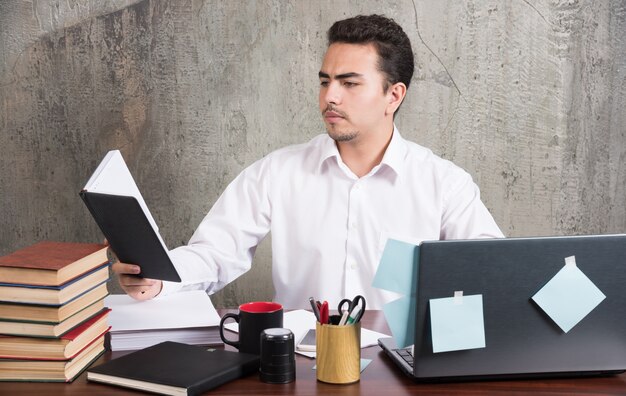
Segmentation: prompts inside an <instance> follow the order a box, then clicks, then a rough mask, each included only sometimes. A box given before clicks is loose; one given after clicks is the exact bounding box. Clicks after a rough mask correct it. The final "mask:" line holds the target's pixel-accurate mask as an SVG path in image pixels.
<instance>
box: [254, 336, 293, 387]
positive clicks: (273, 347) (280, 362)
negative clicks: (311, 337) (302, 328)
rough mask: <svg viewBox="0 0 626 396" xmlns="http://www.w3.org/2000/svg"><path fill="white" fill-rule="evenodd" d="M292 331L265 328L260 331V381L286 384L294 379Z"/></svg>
mask: <svg viewBox="0 0 626 396" xmlns="http://www.w3.org/2000/svg"><path fill="white" fill-rule="evenodd" d="M294 348H295V346H294V340H293V333H292V332H291V330H289V329H283V328H273V329H265V330H263V332H262V333H261V368H260V369H259V371H260V375H261V381H263V382H267V383H270V384H287V383H289V382H291V381H293V380H295V379H296V357H295V353H294Z"/></svg>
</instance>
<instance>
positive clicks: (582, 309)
mask: <svg viewBox="0 0 626 396" xmlns="http://www.w3.org/2000/svg"><path fill="white" fill-rule="evenodd" d="M605 298H606V296H605V295H604V293H602V291H600V289H598V287H597V286H596V285H595V284H594V283H593V282H592V281H591V280H590V279H589V278H588V277H587V275H585V274H584V273H583V272H582V271H581V270H580V268H578V266H576V259H575V257H574V256H570V257H567V258H565V266H563V268H561V270H560V271H559V272H557V274H556V275H554V277H553V278H552V279H550V281H549V282H548V283H546V284H545V286H543V287H542V288H541V290H539V291H538V292H537V293H536V294H535V295H534V296H533V297H532V299H533V300H534V301H535V302H536V303H537V305H539V306H540V307H541V309H543V310H544V312H545V313H546V314H548V316H549V317H550V318H552V320H553V321H554V322H555V323H556V324H557V325H558V326H559V327H560V328H561V329H562V330H563V331H564V332H566V333H567V332H568V331H570V330H571V329H572V328H573V327H574V326H576V325H577V324H578V323H579V322H580V321H581V320H583V319H584V318H585V317H586V316H587V315H589V313H590V312H591V311H593V310H594V309H595V308H596V307H597V306H598V304H600V303H601V302H602V300H604V299H605Z"/></svg>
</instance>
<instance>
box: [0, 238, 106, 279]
mask: <svg viewBox="0 0 626 396" xmlns="http://www.w3.org/2000/svg"><path fill="white" fill-rule="evenodd" d="M107 261H108V258H107V248H106V246H105V245H101V244H98V243H72V242H52V241H43V242H39V243H36V244H34V245H31V246H28V247H26V248H23V249H20V250H17V251H15V252H13V253H11V254H9V255H6V256H3V257H0V283H8V284H24V285H40V286H60V285H62V284H64V283H67V282H69V281H70V280H72V279H74V278H76V277H78V276H80V275H82V274H85V273H86V272H89V271H91V270H93V269H94V268H96V267H99V266H101V265H102V264H104V263H106V262H107Z"/></svg>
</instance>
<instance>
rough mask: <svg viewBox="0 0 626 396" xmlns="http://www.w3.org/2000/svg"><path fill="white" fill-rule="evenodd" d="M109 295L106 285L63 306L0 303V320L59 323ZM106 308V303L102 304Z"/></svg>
mask: <svg viewBox="0 0 626 396" xmlns="http://www.w3.org/2000/svg"><path fill="white" fill-rule="evenodd" d="M108 294H109V292H108V290H107V285H106V283H103V284H101V285H99V286H96V287H95V288H93V289H91V290H90V291H88V292H87V293H85V294H83V295H82V296H80V297H78V298H76V299H74V300H72V301H70V302H68V303H66V304H63V305H61V306H55V305H29V304H13V303H0V320H10V321H22V322H43V323H59V322H62V321H64V320H65V319H67V318H69V317H70V316H72V315H74V314H75V313H76V312H78V311H80V310H82V309H84V308H85V307H87V306H89V305H91V304H93V303H95V302H96V301H98V300H102V299H103V298H104V297H106V296H107V295H108ZM101 304H102V307H103V308H104V302H101Z"/></svg>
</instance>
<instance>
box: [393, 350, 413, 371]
mask: <svg viewBox="0 0 626 396" xmlns="http://www.w3.org/2000/svg"><path fill="white" fill-rule="evenodd" d="M395 351H396V353H397V354H398V355H400V357H401V358H402V359H404V361H405V362H407V363H408V364H409V366H411V367H413V348H412V347H408V348H403V349H396V350H395Z"/></svg>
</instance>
